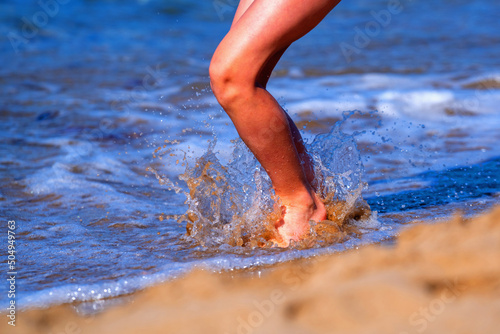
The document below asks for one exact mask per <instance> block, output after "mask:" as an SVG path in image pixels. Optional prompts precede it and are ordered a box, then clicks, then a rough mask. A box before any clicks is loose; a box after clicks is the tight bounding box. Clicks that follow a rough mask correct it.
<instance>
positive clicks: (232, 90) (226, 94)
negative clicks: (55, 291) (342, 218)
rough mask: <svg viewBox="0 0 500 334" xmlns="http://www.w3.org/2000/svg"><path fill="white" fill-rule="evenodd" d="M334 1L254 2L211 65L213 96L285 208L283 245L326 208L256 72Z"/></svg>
mask: <svg viewBox="0 0 500 334" xmlns="http://www.w3.org/2000/svg"><path fill="white" fill-rule="evenodd" d="M337 3H338V1H331V0H310V1H302V0H276V1H272V2H268V1H264V0H255V1H254V2H253V3H251V4H250V5H249V6H248V8H247V9H246V11H244V12H243V14H241V12H240V17H239V19H238V20H237V21H235V22H233V26H232V27H231V30H230V31H229V33H228V34H227V35H226V37H225V38H224V39H223V40H222V42H221V43H220V45H219V47H218V48H217V50H216V51H215V54H214V57H213V58H212V62H211V65H210V77H211V84H212V89H213V91H214V94H215V96H216V97H217V100H218V101H219V103H220V104H221V105H222V107H223V108H224V110H225V111H226V112H227V113H228V115H229V117H230V118H231V120H232V121H233V123H234V125H235V127H236V129H237V131H238V133H239V135H240V137H241V138H242V139H243V141H244V142H245V143H246V145H247V146H248V147H249V148H250V150H251V151H252V152H253V153H254V154H255V156H256V158H257V159H258V160H259V161H260V163H261V164H262V166H263V167H264V169H265V170H266V171H267V173H268V174H269V176H270V178H271V181H272V183H273V187H274V189H275V191H276V194H277V195H278V196H279V197H280V199H281V202H282V204H283V206H284V213H285V214H284V217H283V220H282V221H281V222H279V223H278V224H277V227H278V231H279V233H280V234H281V236H282V237H283V244H282V245H284V246H286V245H288V242H289V240H299V239H300V238H301V237H302V236H304V234H306V233H307V232H308V230H309V223H308V222H309V220H311V219H312V220H316V221H320V220H323V219H324V218H325V217H326V211H325V207H324V205H323V203H322V202H321V201H320V200H319V199H318V197H317V196H316V194H315V193H314V192H313V191H312V189H311V185H310V183H309V180H308V179H307V176H306V174H305V172H304V169H303V167H302V164H301V159H300V156H299V152H298V150H297V147H296V144H295V142H294V138H293V135H292V129H291V127H290V123H289V118H288V117H287V115H286V113H285V112H284V111H283V109H282V108H281V107H280V106H279V104H278V103H277V102H276V100H275V99H274V98H273V97H272V96H271V95H270V94H269V93H268V92H267V91H266V90H265V88H264V87H262V85H261V84H259V76H261V75H263V74H264V73H266V75H267V72H266V71H264V70H263V69H264V68H265V67H266V65H268V64H271V63H270V61H271V59H272V58H273V57H276V55H279V56H281V54H282V53H283V52H284V50H285V49H286V48H287V47H288V46H289V45H290V44H291V43H292V42H293V41H295V40H297V39H298V38H300V37H302V36H303V35H305V34H306V33H307V32H309V31H310V30H311V29H312V28H313V27H314V26H316V25H317V24H318V23H319V22H320V21H321V20H322V19H323V17H324V16H325V15H326V14H327V13H328V12H329V11H330V10H331V9H333V7H334V6H335V5H336V4H337ZM280 52H281V53H280ZM279 56H277V57H278V59H279ZM276 61H277V60H276ZM274 65H275V63H274V64H273V65H272V67H274ZM265 83H267V80H265ZM264 86H265V84H264ZM292 123H293V122H292Z"/></svg>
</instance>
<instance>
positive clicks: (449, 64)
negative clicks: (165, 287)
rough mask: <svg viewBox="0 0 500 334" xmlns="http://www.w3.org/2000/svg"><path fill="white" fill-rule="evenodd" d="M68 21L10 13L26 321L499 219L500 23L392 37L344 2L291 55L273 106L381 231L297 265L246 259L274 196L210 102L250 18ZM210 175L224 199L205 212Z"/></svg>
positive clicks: (411, 18) (256, 253)
mask: <svg viewBox="0 0 500 334" xmlns="http://www.w3.org/2000/svg"><path fill="white" fill-rule="evenodd" d="M63 2H64V1H61V4H58V5H57V6H54V5H53V4H54V2H51V1H47V3H51V4H52V7H46V9H45V10H44V9H43V8H42V7H41V6H40V4H39V3H38V1H27V0H21V1H19V0H17V1H13V0H12V1H2V2H1V3H0V36H1V37H0V38H1V39H0V41H1V43H0V59H1V60H2V64H3V66H2V67H0V84H1V90H0V101H1V104H0V120H1V121H0V153H1V154H0V173H1V174H0V185H1V188H0V213H1V217H2V220H1V221H2V222H1V224H0V226H2V230H3V231H4V232H2V233H5V234H7V232H6V231H7V221H8V220H15V221H16V223H17V229H16V233H17V238H18V239H17V244H16V247H17V248H16V250H17V254H16V256H17V271H18V276H17V278H18V281H17V288H18V294H17V301H18V303H19V304H20V305H21V306H22V307H36V306H47V305H50V304H54V303H63V302H81V301H93V302H96V303H97V302H99V301H101V300H102V299H104V298H107V297H113V296H121V295H124V294H126V293H129V292H133V291H135V290H137V289H140V288H143V287H145V286H148V285H151V284H156V283H158V282H161V281H163V280H168V279H171V278H173V277H176V276H178V275H181V274H182V273H184V272H186V271H188V270H190V269H192V268H193V267H203V268H208V269H209V270H215V271H218V270H231V269H235V268H247V267H255V266H259V265H263V264H273V263H278V262H281V261H285V260H288V259H292V258H297V257H307V256H315V255H319V254H323V253H330V252H335V251H341V250H344V249H347V248H351V247H357V246H359V245H361V244H364V243H369V242H378V241H381V240H386V239H388V238H391V237H393V236H394V235H395V234H397V232H398V230H399V228H400V226H401V225H403V224H406V223H409V222H411V221H414V220H418V219H434V220H438V219H442V218H444V217H447V216H449V215H451V214H452V213H453V212H455V211H456V210H460V211H462V212H464V213H465V214H468V215H470V214H475V213H480V212H482V211H484V210H486V209H488V208H489V207H491V206H492V205H494V204H496V203H498V202H499V194H500V181H499V178H500V162H499V159H500V149H499V144H500V131H498V129H499V128H500V113H499V112H500V110H499V109H500V60H499V58H498V54H500V35H499V34H498V31H499V30H500V3H496V2H493V1H486V0H481V1H475V2H470V1H458V0H457V1H446V0H438V1H433V2H424V1H415V0H413V1H409V0H407V1H404V0H402V1H401V6H402V7H401V8H399V12H398V13H396V14H391V15H390V20H389V18H387V16H386V17H385V20H383V21H380V22H382V23H377V19H375V16H377V17H379V20H380V15H382V14H381V13H387V12H385V11H386V10H387V8H388V2H387V1H364V0H351V1H348V0H345V1H343V2H342V3H341V4H340V5H339V6H338V7H337V8H336V9H334V11H333V12H332V13H331V14H330V15H329V16H328V17H327V18H326V19H325V20H324V21H323V22H322V23H321V24H320V25H319V26H318V27H317V28H316V29H315V30H314V31H312V32H311V33H310V34H309V35H307V36H306V37H304V38H303V39H302V40H300V41H298V42H297V43H296V44H294V45H293V46H292V47H291V48H290V49H289V50H288V51H287V53H286V54H285V55H284V57H283V59H282V61H281V62H280V63H279V64H278V66H277V68H276V71H275V74H274V76H273V77H272V78H271V80H270V83H269V87H268V88H269V90H270V91H271V93H272V94H273V95H275V96H276V97H277V98H278V101H279V102H280V103H281V104H282V105H283V106H284V107H285V108H286V109H287V110H288V111H289V112H290V114H291V115H292V117H293V118H294V120H296V122H297V123H298V124H299V126H300V127H301V128H302V129H303V131H304V137H305V138H306V139H307V140H308V143H309V145H310V147H311V148H312V150H313V151H314V153H315V154H316V162H317V168H319V170H320V171H321V173H322V175H324V177H325V178H324V180H325V182H324V184H327V185H328V187H331V188H328V189H330V190H332V189H335V191H336V192H337V194H338V196H339V198H340V199H342V200H345V201H347V202H349V203H350V205H351V206H350V207H349V210H351V209H354V208H355V207H356V205H358V204H359V203H360V201H361V197H362V198H364V199H365V200H366V201H367V202H368V204H369V205H370V207H371V209H372V210H373V213H372V215H370V216H369V218H366V217H365V218H364V219H359V220H356V219H354V220H352V221H350V224H351V225H352V226H353V227H355V228H356V229H357V231H358V232H359V233H357V234H349V233H347V235H346V238H345V239H343V241H342V242H333V243H332V242H324V243H321V242H319V243H318V244H317V245H316V246H314V247H312V248H309V249H289V250H279V249H269V248H260V247H251V242H247V241H245V242H243V246H240V245H239V244H238V243H239V242H240V241H241V240H243V239H245V240H247V239H248V238H249V237H250V239H252V238H254V239H255V240H256V238H258V234H259V232H258V231H256V230H255V229H254V228H255V226H259V225H258V221H259V219H262V218H261V217H262V212H266V210H270V208H271V207H272V200H271V199H270V190H269V182H268V179H267V178H266V175H265V173H263V172H262V170H261V169H260V168H259V166H258V164H257V163H256V162H255V161H254V160H252V157H251V155H249V154H248V152H247V151H245V148H244V147H243V145H242V144H241V143H240V142H238V141H233V140H234V139H236V138H237V134H236V131H235V130H234V128H233V127H232V125H231V124H230V120H229V119H228V118H227V116H226V115H225V114H224V113H223V112H222V111H221V109H220V107H219V106H218V104H217V103H216V101H215V98H214V97H213V95H212V93H211V91H210V88H209V80H208V74H207V69H208V65H209V62H210V58H211V55H212V53H213V51H214V49H215V48H216V46H217V44H218V42H219V41H220V40H221V39H222V37H223V36H224V34H225V32H227V30H228V28H229V25H230V22H231V17H232V13H233V12H234V10H235V1H232V0H230V1H221V2H212V1H201V2H200V1H187V0H177V1H159V0H150V1H148V0H141V1H132V0H128V1H111V0H109V1H97V0H95V1H83V0H69V1H67V3H64V4H63ZM221 4H223V5H224V6H222V7H221V6H220V5H221ZM47 8H48V9H47ZM372 11H374V13H375V16H374V14H373V13H372ZM47 13H48V14H50V15H48V14H47ZM34 23H37V24H38V25H39V27H36V26H34ZM370 29H372V30H370ZM360 32H361V33H360ZM361 35H363V36H364V37H360V36H361ZM360 41H361V42H362V43H361V42H360ZM346 47H347V48H351V49H350V50H353V48H355V50H356V51H355V52H353V53H351V54H349V53H347V54H346V52H345V50H346ZM343 49H344V52H343V51H342V50H343ZM354 111H355V112H354ZM336 122H337V123H336ZM335 124H337V126H336V127H335V126H334V125H335ZM320 133H326V134H327V135H319V134H320ZM200 159H205V160H204V161H205V162H207V161H208V162H210V164H211V165H212V166H218V167H217V168H214V169H213V170H212V172H213V173H214V174H213V175H215V176H216V175H219V176H221V175H222V176H223V178H222V179H221V180H223V181H224V182H219V183H217V182H215V183H213V184H211V186H213V188H207V189H211V190H213V191H215V193H216V194H217V195H213V197H207V196H204V195H203V194H198V195H196V196H195V197H193V198H190V197H189V196H187V195H186V194H187V192H188V190H189V189H188V187H187V185H186V183H185V181H190V180H191V181H192V180H194V179H196V177H199V173H200V170H197V169H196V163H197V162H198V163H199V162H200V161H202V160H200ZM221 166H224V167H225V168H226V169H225V171H226V172H225V173H222V172H221V171H223V170H224V169H223V168H222V167H221ZM318 166H320V167H318ZM197 173H198V174H197ZM217 173H219V174H217ZM220 173H222V174H220ZM179 176H181V178H180V179H179ZM160 181H161V182H160ZM186 196H187V198H186ZM227 196H229V197H227ZM231 196H232V197H231ZM207 198H208V199H209V200H214V201H216V202H217V203H218V204H217V205H216V206H215V211H211V209H210V208H209V207H210V205H204V204H203V203H204V202H203V200H207ZM231 198H237V199H238V201H237V203H238V206H237V209H236V210H235V209H234V207H231V206H230V205H227V203H228V201H230V199H231ZM221 199H222V200H221ZM212 208H213V207H212ZM256 208H257V209H256ZM259 210H262V212H261V211H259ZM346 210H347V209H346ZM188 213H191V214H193V213H196V214H197V219H198V220H197V221H195V223H194V225H193V227H192V228H194V229H192V230H191V232H190V234H189V235H188V234H186V226H187V225H189V218H187V217H188ZM234 214H237V215H239V216H238V217H236V218H235V217H233V215H234ZM3 239H5V238H3ZM240 244H241V242H240ZM3 247H6V246H3ZM5 249H7V248H5ZM2 268H4V269H2V271H3V272H4V273H5V274H4V275H5V276H6V275H7V274H6V273H7V267H6V265H4V267H2ZM0 301H1V303H2V305H4V303H6V302H7V295H6V294H1V295H0Z"/></svg>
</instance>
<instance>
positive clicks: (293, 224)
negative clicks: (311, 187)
mask: <svg viewBox="0 0 500 334" xmlns="http://www.w3.org/2000/svg"><path fill="white" fill-rule="evenodd" d="M281 201H282V203H283V205H282V207H281V209H282V218H281V220H280V221H278V222H277V223H276V225H275V226H276V228H277V230H278V233H279V235H280V237H281V240H276V243H277V246H279V247H288V246H289V245H290V240H293V241H299V240H300V239H302V238H304V237H305V236H306V235H307V234H308V233H309V229H310V224H309V221H310V220H314V221H316V222H320V221H322V220H325V219H326V209H325V205H324V204H323V202H322V201H321V200H320V199H319V197H318V196H317V195H316V194H315V193H314V192H312V198H311V196H309V194H306V195H305V196H304V195H301V196H297V197H295V198H293V199H290V198H286V199H284V198H281Z"/></svg>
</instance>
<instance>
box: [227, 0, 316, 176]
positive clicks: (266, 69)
mask: <svg viewBox="0 0 500 334" xmlns="http://www.w3.org/2000/svg"><path fill="white" fill-rule="evenodd" d="M253 2H254V0H241V1H240V3H239V4H238V8H237V10H236V13H235V14H234V18H233V23H232V26H234V25H235V24H236V22H238V21H239V19H240V18H241V16H242V15H243V14H244V13H245V12H246V10H247V9H248V7H250V5H251V4H252V3H253ZM289 46H290V44H289V45H287V46H285V47H284V48H283V49H281V50H279V51H278V52H276V53H275V54H274V55H272V56H271V57H270V58H269V59H268V60H267V62H266V63H265V65H264V66H263V67H262V69H261V70H260V73H259V75H258V77H257V84H258V85H260V87H262V88H264V89H266V88H267V82H268V81H269V78H270V77H271V74H272V72H273V70H274V68H275V67H276V64H277V63H278V61H279V60H280V58H281V56H282V55H283V53H285V51H286V49H288V47H289ZM283 112H284V113H285V114H286V116H287V121H288V126H289V127H290V131H291V132H292V138H293V142H294V144H295V148H296V149H297V152H298V153H299V158H300V162H301V164H302V167H303V169H304V172H305V173H306V178H307V180H308V181H309V183H310V184H312V183H313V181H314V164H313V161H312V159H311V157H310V156H309V154H308V152H307V149H306V147H305V145H304V140H303V139H302V136H301V134H300V131H299V129H298V128H297V126H296V125H295V122H294V121H293V120H292V118H291V117H290V116H289V115H288V114H287V113H286V112H285V111H284V110H283Z"/></svg>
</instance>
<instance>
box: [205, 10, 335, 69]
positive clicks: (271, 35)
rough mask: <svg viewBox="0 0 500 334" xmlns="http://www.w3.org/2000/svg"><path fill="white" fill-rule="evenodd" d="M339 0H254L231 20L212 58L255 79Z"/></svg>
mask: <svg viewBox="0 0 500 334" xmlns="http://www.w3.org/2000/svg"><path fill="white" fill-rule="evenodd" d="M338 2H340V0H274V1H269V0H254V1H253V2H252V3H251V4H250V5H249V6H248V8H247V9H246V10H245V11H244V12H243V14H241V13H240V17H239V19H238V20H237V21H235V22H233V26H232V27H231V29H230V31H229V32H228V34H227V35H226V37H224V39H223V40H222V42H221V43H220V45H219V47H218V48H217V50H216V52H215V54H214V58H213V60H212V61H214V62H223V63H226V64H230V65H231V67H232V68H233V69H234V70H235V71H236V70H237V71H238V72H239V74H240V75H241V74H243V75H245V76H248V75H250V76H253V79H256V78H257V76H258V75H259V73H260V72H261V69H262V68H263V67H264V66H265V65H266V63H267V62H268V60H269V59H270V58H271V57H272V56H273V55H275V54H277V53H278V52H280V50H284V49H286V47H287V46H288V45H290V44H291V43H293V42H294V41H296V40H297V39H299V38H300V37H302V36H304V35H305V34H306V33H308V32H309V31H310V30H311V29H312V28H314V27H315V26H316V25H317V24H318V23H319V22H320V21H321V20H322V19H323V18H324V17H325V16H326V15H327V14H328V13H329V12H330V11H331V10H332V9H333V8H334V7H335V6H336V5H337V3H338Z"/></svg>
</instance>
